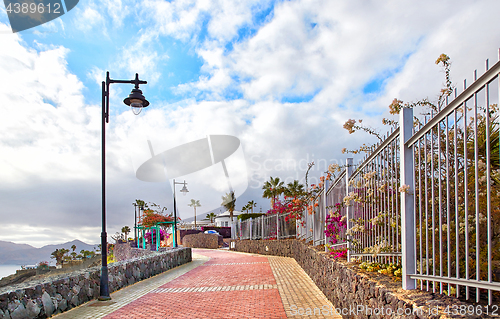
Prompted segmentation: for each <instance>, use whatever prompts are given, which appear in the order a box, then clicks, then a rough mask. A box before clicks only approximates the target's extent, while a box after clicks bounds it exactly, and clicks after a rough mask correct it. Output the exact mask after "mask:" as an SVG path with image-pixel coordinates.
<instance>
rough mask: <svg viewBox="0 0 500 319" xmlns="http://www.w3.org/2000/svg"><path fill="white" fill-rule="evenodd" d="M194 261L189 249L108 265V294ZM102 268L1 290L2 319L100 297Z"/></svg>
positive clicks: (40, 314) (24, 318) (42, 314)
mask: <svg viewBox="0 0 500 319" xmlns="http://www.w3.org/2000/svg"><path fill="white" fill-rule="evenodd" d="M191 260H192V256H191V249H190V248H174V249H169V250H167V251H165V252H157V253H153V254H150V255H148V256H143V257H138V258H135V259H131V260H125V261H120V262H115V263H112V264H109V265H108V276H109V291H110V293H111V292H114V291H116V290H118V289H121V288H123V287H125V286H128V285H131V284H133V283H135V282H138V281H141V280H144V279H146V278H149V277H151V276H154V275H157V274H160V273H162V272H164V271H166V270H169V269H171V268H174V267H177V266H180V265H182V264H185V263H188V262H190V261H191ZM100 272H101V267H100V266H97V267H92V268H87V269H82V270H78V271H75V272H71V273H66V274H62V275H56V276H54V277H50V278H47V279H43V280H39V281H31V282H26V283H21V284H18V285H13V286H9V287H4V288H1V289H0V319H7V318H10V319H31V318H47V317H50V316H51V315H53V314H55V313H59V312H63V311H67V310H69V309H71V308H73V307H76V306H78V305H81V304H83V303H85V302H87V301H89V300H92V299H96V298H97V297H99V285H100Z"/></svg>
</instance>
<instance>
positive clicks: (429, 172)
mask: <svg viewBox="0 0 500 319" xmlns="http://www.w3.org/2000/svg"><path fill="white" fill-rule="evenodd" d="M499 53H500V51H499ZM499 60H500V54H499ZM499 101H500V61H499V62H497V63H496V64H495V65H494V66H492V67H489V65H488V61H486V71H485V73H484V74H483V75H482V76H480V77H478V76H477V72H474V82H473V83H472V84H471V85H469V86H467V85H466V82H465V81H464V85H463V92H462V93H461V94H459V95H457V91H456V90H455V92H454V98H453V100H452V101H448V99H447V100H446V104H445V105H444V107H443V109H441V110H436V112H431V114H429V115H428V116H425V117H424V121H423V123H420V121H415V117H414V115H413V109H410V108H403V109H402V110H401V112H400V120H399V125H400V127H399V128H398V129H396V130H394V131H393V132H391V133H390V134H387V135H386V136H384V138H383V139H382V141H381V142H380V143H379V144H377V145H375V147H374V148H373V150H371V153H370V154H369V155H368V156H367V157H365V158H364V159H363V161H362V162H361V163H360V164H358V165H357V166H356V169H355V170H354V165H353V160H352V158H351V159H347V161H346V166H345V168H344V170H343V171H342V172H341V173H340V175H339V176H338V177H337V178H336V179H334V181H333V182H332V183H331V185H328V184H325V187H324V189H322V190H321V191H320V192H319V194H318V195H317V197H316V198H314V199H313V201H312V203H313V204H317V205H314V209H313V213H312V214H311V215H309V214H308V212H307V210H306V211H305V212H304V214H303V218H302V220H299V221H297V222H293V223H292V222H290V221H285V216H284V215H282V216H279V217H277V216H276V215H274V216H262V217H260V218H257V219H255V220H250V221H244V222H238V223H237V224H236V233H237V236H238V237H239V238H241V239H259V238H263V239H276V238H286V237H292V236H294V237H296V238H299V239H303V240H305V241H306V242H308V243H312V244H313V245H320V244H326V245H329V246H330V247H331V248H333V249H338V248H347V257H348V260H351V259H352V258H357V259H362V260H368V261H376V262H383V263H388V262H395V263H401V265H402V286H403V289H415V288H419V289H422V290H428V291H429V290H432V291H433V292H439V293H446V294H448V295H452V294H453V295H456V296H457V297H459V296H462V295H463V296H465V298H466V299H471V298H474V299H475V300H476V302H479V300H480V298H481V296H483V297H485V296H486V297H487V299H488V303H489V304H492V300H493V296H492V294H493V291H500V138H499V135H500V134H499V128H500V122H499V121H500V118H499V108H498V103H499ZM336 204H340V205H338V206H335V205H336ZM332 214H338V216H340V217H342V218H343V219H344V220H345V221H346V222H347V225H346V227H345V228H343V229H339V232H338V233H337V234H336V235H335V238H328V237H325V232H324V230H325V227H326V226H327V223H326V222H325V219H326V218H327V216H329V215H332ZM250 225H252V226H250ZM278 225H279V226H278ZM250 234H251V235H250Z"/></svg>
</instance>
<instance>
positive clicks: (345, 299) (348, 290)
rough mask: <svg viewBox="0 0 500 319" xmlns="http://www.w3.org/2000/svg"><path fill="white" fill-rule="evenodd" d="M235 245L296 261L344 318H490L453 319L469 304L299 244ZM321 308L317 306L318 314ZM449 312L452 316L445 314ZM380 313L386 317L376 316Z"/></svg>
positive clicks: (248, 242)
mask: <svg viewBox="0 0 500 319" xmlns="http://www.w3.org/2000/svg"><path fill="white" fill-rule="evenodd" d="M233 242H234V244H232V245H231V247H232V248H231V250H235V251H241V252H248V253H257V254H263V255H274V256H283V257H292V258H294V259H295V260H296V261H297V263H298V264H299V265H300V266H301V267H302V269H304V271H305V272H306V273H307V274H308V275H309V277H310V278H311V279H312V280H313V281H314V282H315V283H316V285H317V286H318V287H319V289H321V291H323V293H324V294H325V296H326V297H327V298H328V300H330V301H331V302H332V304H333V305H334V307H336V308H337V309H338V311H339V312H340V311H342V313H341V314H342V316H343V317H344V318H488V317H487V316H485V315H484V314H483V315H481V316H479V315H466V316H461V315H460V314H457V315H454V316H452V315H451V314H452V312H453V309H460V307H461V306H466V307H469V306H470V304H467V303H464V302H461V301H460V300H458V299H457V298H454V297H449V296H446V295H441V294H437V293H436V294H434V293H431V292H424V291H420V290H402V289H401V284H400V282H394V281H393V279H391V278H390V277H386V276H383V275H380V276H377V275H375V274H373V273H363V272H362V271H361V270H359V268H357V266H356V264H354V263H347V262H341V261H336V260H334V259H332V258H330V257H329V256H328V255H327V254H326V253H324V252H320V251H318V250H316V249H314V248H312V247H310V246H307V245H306V244H304V243H303V242H302V241H299V240H295V239H286V240H240V241H233ZM233 245H234V246H233ZM371 274H373V275H371ZM374 277H377V278H376V279H374ZM379 278H385V280H384V279H382V280H379ZM322 306H323V305H318V308H319V311H321V307H322ZM447 307H448V308H447ZM455 307H456V308H455ZM447 309H448V310H449V311H450V314H447V313H445V311H446V310H447ZM466 309H469V308H466ZM482 309H485V306H483V308H482ZM370 311H371V315H370ZM377 311H378V312H379V313H378V314H380V311H383V312H382V313H383V314H384V315H374V314H377ZM491 318H498V317H491Z"/></svg>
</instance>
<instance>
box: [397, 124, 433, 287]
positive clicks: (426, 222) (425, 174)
mask: <svg viewBox="0 0 500 319" xmlns="http://www.w3.org/2000/svg"><path fill="white" fill-rule="evenodd" d="M425 124H427V115H426V116H425ZM427 136H428V133H427V132H426V134H425V146H424V150H425V169H424V176H425V274H426V275H429V225H428V223H429V196H428V194H429V191H428V190H429V187H428V183H427V180H428V176H427V162H428V158H429V157H428V151H427ZM401 213H402V212H401ZM426 283H427V291H429V280H426Z"/></svg>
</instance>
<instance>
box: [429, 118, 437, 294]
mask: <svg viewBox="0 0 500 319" xmlns="http://www.w3.org/2000/svg"><path fill="white" fill-rule="evenodd" d="M433 117H434V112H433V111H432V110H431V119H432V118H433ZM430 155H431V169H430V177H431V203H432V205H431V211H432V259H431V260H432V275H433V276H436V216H435V214H434V212H435V207H434V206H435V205H434V202H435V200H434V199H435V194H434V188H435V187H434V175H435V172H434V127H432V128H431V154H430ZM432 292H433V293H435V292H436V282H435V281H433V282H432Z"/></svg>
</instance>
